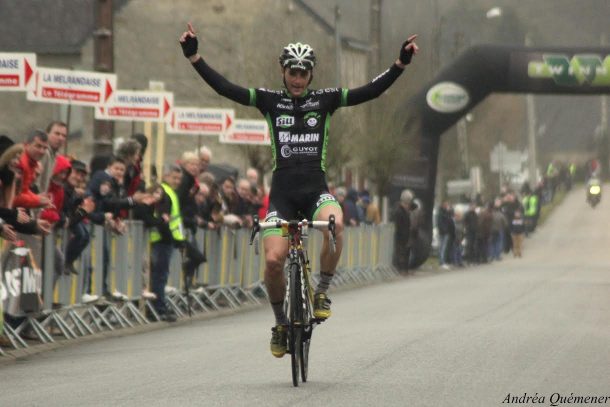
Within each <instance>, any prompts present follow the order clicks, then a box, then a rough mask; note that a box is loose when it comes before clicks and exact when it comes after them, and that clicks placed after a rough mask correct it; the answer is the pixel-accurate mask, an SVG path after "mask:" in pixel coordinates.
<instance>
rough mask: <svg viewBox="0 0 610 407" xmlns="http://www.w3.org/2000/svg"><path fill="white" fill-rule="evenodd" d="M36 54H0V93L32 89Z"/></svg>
mask: <svg viewBox="0 0 610 407" xmlns="http://www.w3.org/2000/svg"><path fill="white" fill-rule="evenodd" d="M35 70H36V54H23V53H8V52H0V91H3V90H10V91H26V90H32V89H34V72H35Z"/></svg>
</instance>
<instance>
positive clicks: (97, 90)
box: [27, 67, 117, 106]
mask: <svg viewBox="0 0 610 407" xmlns="http://www.w3.org/2000/svg"><path fill="white" fill-rule="evenodd" d="M116 80H117V79H116V75H115V74H109V73H100V72H90V71H72V70H69V69H52V68H41V67H39V68H38V69H37V71H36V76H35V82H36V83H35V87H34V90H33V91H32V92H28V93H27V98H28V100H32V101H34V102H47V103H60V104H72V105H81V106H100V105H103V104H105V103H107V102H108V100H109V99H110V96H112V94H113V93H114V91H115V90H116Z"/></svg>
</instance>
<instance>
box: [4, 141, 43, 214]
mask: <svg viewBox="0 0 610 407" xmlns="http://www.w3.org/2000/svg"><path fill="white" fill-rule="evenodd" d="M48 148H49V143H48V141H47V133H45V132H44V131H42V130H34V131H33V132H31V133H30V134H29V136H28V138H27V140H26V142H25V149H24V151H23V154H22V155H21V158H20V159H19V166H20V167H21V171H22V176H21V189H20V191H19V192H18V193H17V196H15V199H14V200H13V206H14V207H16V208H17V207H21V208H26V209H30V208H42V207H47V206H51V200H50V199H49V197H48V196H47V195H46V194H36V193H34V191H32V189H31V186H32V184H33V183H34V182H35V181H36V171H35V170H36V167H37V166H38V162H39V161H40V160H42V157H44V155H45V153H46V152H47V149H48Z"/></svg>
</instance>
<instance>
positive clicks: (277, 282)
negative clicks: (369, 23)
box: [180, 23, 418, 357]
mask: <svg viewBox="0 0 610 407" xmlns="http://www.w3.org/2000/svg"><path fill="white" fill-rule="evenodd" d="M416 38H417V36H416V35H412V36H410V37H409V38H408V39H407V41H405V42H404V44H403V45H402V47H401V48H400V56H399V58H398V59H397V60H396V61H395V62H394V63H393V64H392V66H391V67H390V68H389V69H388V70H386V71H385V72H383V73H382V74H381V75H379V76H377V77H376V78H375V79H373V81H372V82H370V83H369V84H367V85H365V86H362V87H359V88H356V89H345V88H327V89H320V90H313V89H309V84H310V83H311V80H312V79H313V68H314V66H315V65H316V57H315V55H314V52H313V49H312V48H311V47H310V46H309V45H307V44H302V43H299V42H297V43H294V44H288V45H287V46H286V47H284V50H283V51H282V53H281V55H280V58H279V62H280V67H281V74H282V76H283V81H284V88H283V89H281V90H268V89H262V88H259V89H255V88H243V87H241V86H238V85H235V84H233V83H231V82H229V81H228V80H227V79H225V78H224V77H223V76H221V75H220V74H219V73H218V72H216V71H215V70H214V69H212V68H211V67H210V66H209V65H208V64H207V63H206V62H205V61H204V60H203V58H202V57H201V55H200V54H199V53H198V52H197V46H198V42H197V36H196V34H195V29H194V28H193V26H192V25H191V24H190V23H189V24H188V30H187V31H185V32H184V33H183V34H182V36H181V37H180V45H181V46H182V51H183V52H184V56H185V57H187V58H188V59H189V60H190V61H191V63H192V64H193V67H194V68H195V70H196V71H197V72H198V73H199V75H200V76H201V77H202V78H203V80H204V81H206V82H207V83H208V85H210V86H211V87H212V89H214V90H215V91H216V92H217V93H218V94H220V95H222V96H225V97H227V98H229V99H231V100H233V101H235V102H237V103H240V104H242V105H246V106H254V107H256V108H257V109H258V110H259V111H260V112H261V113H262V114H263V116H264V117H265V119H266V120H267V123H268V124H269V129H270V132H271V147H272V152H273V161H274V162H273V177H272V179H271V196H270V198H269V201H270V204H269V210H268V212H267V216H266V217H265V221H272V220H277V219H286V220H292V219H297V216H298V215H299V214H301V215H303V216H305V217H306V218H307V219H310V220H328V218H329V216H330V215H334V216H335V220H336V238H337V242H336V251H335V252H333V253H331V251H330V246H329V237H328V233H325V235H324V243H323V245H322V249H321V253H320V270H321V271H320V281H319V283H318V286H317V287H316V290H315V296H314V316H315V317H316V318H319V319H326V318H328V317H329V316H330V314H331V312H330V299H329V298H328V296H327V295H326V292H327V290H328V287H329V285H330V283H331V281H332V278H333V275H334V273H335V268H336V267H337V262H338V261H339V257H340V256H341V248H342V231H343V216H342V211H341V207H340V205H339V203H338V202H337V201H336V200H335V197H334V196H332V195H331V194H330V193H329V192H328V186H327V184H326V177H325V172H326V153H327V144H328V141H329V140H328V130H329V127H330V116H331V115H332V114H333V113H334V112H335V110H337V108H339V107H343V106H353V105H357V104H360V103H363V102H366V101H368V100H371V99H374V98H376V97H377V96H379V95H381V94H382V93H383V92H384V91H385V90H386V89H388V88H389V87H390V86H391V85H392V83H394V81H395V80H396V78H398V76H400V74H401V73H402V71H403V70H404V68H405V66H406V65H408V64H409V63H410V62H411V58H412V56H413V54H415V53H417V52H418V47H417V45H416V44H415V42H414V40H415V39H416ZM263 237H264V240H263V244H264V248H265V285H266V287H267V291H268V293H269V299H270V302H271V307H272V308H273V313H274V314H275V321H276V325H275V327H273V328H272V329H271V331H272V335H271V353H272V354H273V355H274V356H276V357H282V356H284V354H285V353H286V349H287V332H288V330H287V325H288V318H287V317H286V314H285V312H284V297H285V292H286V280H285V277H284V262H285V260H286V257H287V254H288V241H287V240H286V239H285V238H283V237H282V236H281V231H280V229H269V230H266V231H265V232H264V234H263Z"/></svg>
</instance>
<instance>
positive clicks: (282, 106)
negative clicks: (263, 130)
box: [275, 103, 293, 110]
mask: <svg viewBox="0 0 610 407" xmlns="http://www.w3.org/2000/svg"><path fill="white" fill-rule="evenodd" d="M275 107H277V108H278V109H283V110H292V109H293V106H292V104H284V103H278V104H277V105H275Z"/></svg>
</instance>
